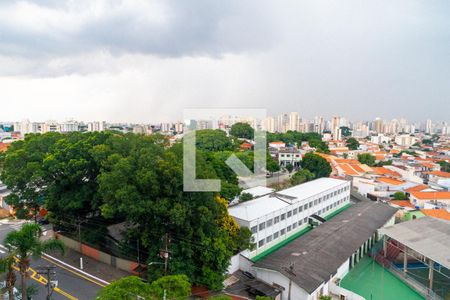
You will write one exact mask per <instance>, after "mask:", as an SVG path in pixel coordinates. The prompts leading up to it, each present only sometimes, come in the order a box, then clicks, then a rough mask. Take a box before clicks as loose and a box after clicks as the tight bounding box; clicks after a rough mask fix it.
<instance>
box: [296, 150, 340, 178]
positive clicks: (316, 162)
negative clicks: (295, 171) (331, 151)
mask: <svg viewBox="0 0 450 300" xmlns="http://www.w3.org/2000/svg"><path fill="white" fill-rule="evenodd" d="M301 166H302V168H303V169H307V170H308V171H310V172H311V173H312V174H314V178H321V177H328V176H330V174H331V171H332V169H331V166H330V164H329V163H328V162H327V160H326V159H325V158H323V157H322V156H320V155H318V154H315V153H306V154H305V156H304V157H303V160H302V162H301Z"/></svg>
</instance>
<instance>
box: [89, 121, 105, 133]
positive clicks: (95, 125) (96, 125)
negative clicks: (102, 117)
mask: <svg viewBox="0 0 450 300" xmlns="http://www.w3.org/2000/svg"><path fill="white" fill-rule="evenodd" d="M105 129H106V122H90V123H88V128H87V130H88V131H91V132H92V131H104V130H105Z"/></svg>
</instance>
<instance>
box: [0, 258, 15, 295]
mask: <svg viewBox="0 0 450 300" xmlns="http://www.w3.org/2000/svg"><path fill="white" fill-rule="evenodd" d="M15 264H16V257H15V253H8V254H7V255H6V256H4V257H2V258H0V273H6V278H5V290H7V291H8V299H9V300H14V285H15V284H16V279H17V277H16V270H15V269H14V266H15ZM2 294H3V291H2Z"/></svg>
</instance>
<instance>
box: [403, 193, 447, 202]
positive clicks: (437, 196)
mask: <svg viewBox="0 0 450 300" xmlns="http://www.w3.org/2000/svg"><path fill="white" fill-rule="evenodd" d="M410 194H411V195H412V196H414V197H416V198H417V199H420V200H447V199H450V192H436V191H433V192H410Z"/></svg>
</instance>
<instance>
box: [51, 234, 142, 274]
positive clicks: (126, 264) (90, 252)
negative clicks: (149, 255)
mask: <svg viewBox="0 0 450 300" xmlns="http://www.w3.org/2000/svg"><path fill="white" fill-rule="evenodd" d="M57 239H59V240H60V241H61V242H63V243H64V245H65V246H66V247H67V248H69V249H72V250H75V251H77V252H80V250H81V254H83V255H85V256H88V257H90V258H92V259H95V260H97V261H100V262H102V263H105V264H108V265H111V266H113V267H115V268H117V269H120V270H123V271H126V272H130V273H133V274H136V275H137V272H136V271H135V269H136V268H137V267H138V263H137V262H134V261H131V260H126V259H123V258H120V257H116V256H113V255H110V254H108V253H105V252H103V251H100V250H98V249H95V248H93V247H90V246H88V245H86V244H81V246H80V243H79V242H78V241H76V240H73V239H71V238H69V237H66V236H64V235H62V234H57Z"/></svg>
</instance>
